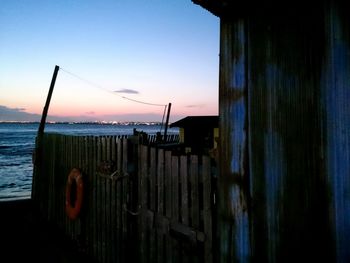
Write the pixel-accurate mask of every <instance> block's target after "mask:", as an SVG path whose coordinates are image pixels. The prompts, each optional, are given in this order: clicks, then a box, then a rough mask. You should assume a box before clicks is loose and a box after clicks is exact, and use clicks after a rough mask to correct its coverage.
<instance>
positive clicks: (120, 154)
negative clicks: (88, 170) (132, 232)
mask: <svg viewBox="0 0 350 263" xmlns="http://www.w3.org/2000/svg"><path fill="white" fill-rule="evenodd" d="M118 137H119V136H118ZM122 146H123V145H122V140H121V139H120V138H119V139H118V140H117V153H118V154H117V169H118V171H122V157H123V152H122ZM116 184H117V200H116V201H117V208H116V209H117V236H116V238H117V245H118V247H117V248H118V250H117V256H118V261H119V262H121V255H122V253H123V236H122V235H123V232H122V216H123V203H122V202H123V198H122V196H123V193H122V181H121V180H118V181H117V182H116Z"/></svg>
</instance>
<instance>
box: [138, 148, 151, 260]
mask: <svg viewBox="0 0 350 263" xmlns="http://www.w3.org/2000/svg"><path fill="white" fill-rule="evenodd" d="M139 153H140V158H139V159H140V165H139V168H140V170H139V184H140V195H139V197H140V200H139V203H140V204H141V208H142V213H141V216H140V218H141V219H140V240H141V244H140V255H139V261H140V262H146V263H147V262H149V250H148V249H147V246H148V245H149V244H148V243H147V236H148V234H147V226H148V217H147V214H146V213H147V211H148V148H147V146H144V145H140V150H139Z"/></svg>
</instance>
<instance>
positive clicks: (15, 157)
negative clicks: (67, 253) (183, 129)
mask: <svg viewBox="0 0 350 263" xmlns="http://www.w3.org/2000/svg"><path fill="white" fill-rule="evenodd" d="M38 127H39V124H37V123H0V202H1V201H4V200H11V199H23V198H29V197H30V195H31V188H32V175H33V164H32V154H33V150H34V147H35V138H36V133H37V130H38ZM134 128H136V129H137V130H138V131H144V132H146V133H148V134H156V132H159V131H161V126H160V125H157V124H152V125H149V124H148V125H146V124H134V123H133V124H128V125H116V124H114V125H112V124H97V123H91V124H82V123H75V124H68V123H67V124H59V123H57V124H54V123H49V124H46V126H45V132H46V133H60V134H67V135H95V136H99V135H130V134H132V133H133V129H134ZM177 133H178V130H177V129H174V128H172V129H168V134H177Z"/></svg>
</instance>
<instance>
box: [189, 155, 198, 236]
mask: <svg viewBox="0 0 350 263" xmlns="http://www.w3.org/2000/svg"><path fill="white" fill-rule="evenodd" d="M189 179H190V184H191V186H190V187H191V207H190V209H191V213H190V214H191V221H192V222H191V226H192V227H194V228H197V229H198V228H199V190H198V156H196V155H191V162H190V177H189Z"/></svg>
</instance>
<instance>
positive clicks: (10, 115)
mask: <svg viewBox="0 0 350 263" xmlns="http://www.w3.org/2000/svg"><path fill="white" fill-rule="evenodd" d="M40 117H41V116H40V115H39V114H33V113H28V112H25V109H24V108H9V107H6V106H3V105H0V121H39V120H40Z"/></svg>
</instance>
